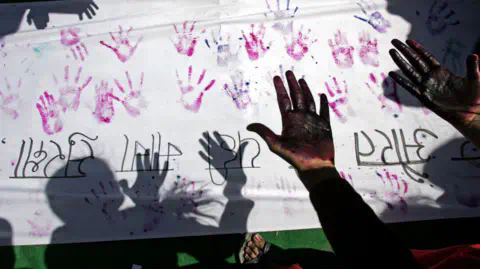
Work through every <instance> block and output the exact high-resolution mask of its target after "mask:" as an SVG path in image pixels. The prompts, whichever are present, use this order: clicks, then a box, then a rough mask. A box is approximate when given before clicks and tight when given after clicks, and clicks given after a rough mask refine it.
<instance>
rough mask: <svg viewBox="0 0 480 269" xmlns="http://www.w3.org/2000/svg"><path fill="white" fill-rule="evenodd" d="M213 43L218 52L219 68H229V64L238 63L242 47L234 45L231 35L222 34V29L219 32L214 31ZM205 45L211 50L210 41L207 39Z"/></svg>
mask: <svg viewBox="0 0 480 269" xmlns="http://www.w3.org/2000/svg"><path fill="white" fill-rule="evenodd" d="M211 41H212V42H213V44H214V45H215V47H214V48H216V50H217V64H218V65H219V66H228V64H229V63H235V62H237V61H238V53H239V52H240V48H241V46H240V45H234V44H233V42H232V41H231V37H230V34H229V33H227V34H222V28H221V27H220V28H219V30H218V31H216V30H212V39H211ZM205 44H206V45H207V47H208V48H210V43H209V40H208V39H205ZM213 44H212V45H213Z"/></svg>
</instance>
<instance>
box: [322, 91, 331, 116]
mask: <svg viewBox="0 0 480 269" xmlns="http://www.w3.org/2000/svg"><path fill="white" fill-rule="evenodd" d="M320 117H321V118H322V119H324V120H325V121H326V122H330V110H329V107H328V99H327V95H325V94H324V93H322V94H321V95H320Z"/></svg>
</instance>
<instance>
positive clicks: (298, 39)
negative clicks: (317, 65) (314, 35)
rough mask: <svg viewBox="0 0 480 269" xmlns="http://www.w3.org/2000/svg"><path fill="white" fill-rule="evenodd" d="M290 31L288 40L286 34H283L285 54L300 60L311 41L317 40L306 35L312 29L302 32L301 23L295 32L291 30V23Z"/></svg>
mask: <svg viewBox="0 0 480 269" xmlns="http://www.w3.org/2000/svg"><path fill="white" fill-rule="evenodd" d="M291 27H292V31H291V34H290V40H288V38H287V36H284V38H285V43H286V46H285V47H286V49H287V54H288V55H290V57H292V58H293V59H295V60H297V61H300V60H301V59H302V58H303V56H305V54H306V53H307V52H308V46H310V45H312V44H313V43H315V42H317V41H318V40H317V39H315V40H310V37H309V36H308V35H309V34H310V33H311V32H312V30H311V29H308V31H307V32H306V33H303V24H302V26H300V30H298V32H297V33H296V34H294V31H293V23H292V24H291Z"/></svg>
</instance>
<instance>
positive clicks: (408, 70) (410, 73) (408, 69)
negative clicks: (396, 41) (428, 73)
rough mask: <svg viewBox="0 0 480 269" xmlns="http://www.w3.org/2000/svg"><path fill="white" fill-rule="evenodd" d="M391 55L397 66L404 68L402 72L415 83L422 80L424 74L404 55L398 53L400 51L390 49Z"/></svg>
mask: <svg viewBox="0 0 480 269" xmlns="http://www.w3.org/2000/svg"><path fill="white" fill-rule="evenodd" d="M389 53H390V56H391V57H392V59H393V61H394V62H395V63H396V64H397V66H398V67H399V68H400V70H402V72H403V73H404V74H405V75H406V76H407V77H408V78H409V79H410V80H411V81H413V82H414V83H416V84H420V83H421V82H422V76H421V75H420V73H418V72H417V71H416V70H415V69H414V68H413V67H412V66H411V65H410V64H409V63H408V62H407V61H405V59H403V57H402V56H401V55H400V53H398V51H396V50H394V49H391V50H390V51H389Z"/></svg>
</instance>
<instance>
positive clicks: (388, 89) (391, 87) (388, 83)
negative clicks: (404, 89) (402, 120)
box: [365, 72, 402, 117]
mask: <svg viewBox="0 0 480 269" xmlns="http://www.w3.org/2000/svg"><path fill="white" fill-rule="evenodd" d="M380 76H381V77H382V84H381V86H382V87H383V90H382V88H381V87H380V85H379V84H378V82H377V77H376V76H375V75H374V74H373V73H370V75H369V81H370V82H365V85H367V87H368V89H369V90H370V92H371V93H372V94H374V95H375V96H377V99H378V101H380V103H381V105H382V106H381V107H382V109H386V110H387V111H388V112H389V113H393V115H394V117H395V115H397V114H396V113H398V112H402V103H401V102H400V97H398V92H397V83H396V82H395V81H394V80H393V79H391V78H390V77H387V76H386V75H385V74H384V73H383V72H382V73H381V74H380ZM370 84H373V85H375V86H376V87H377V88H380V93H379V94H377V93H376V92H375V90H374V89H373V88H372V86H370ZM390 102H393V103H394V104H395V105H390ZM397 117H398V115H397Z"/></svg>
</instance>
